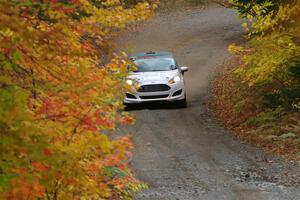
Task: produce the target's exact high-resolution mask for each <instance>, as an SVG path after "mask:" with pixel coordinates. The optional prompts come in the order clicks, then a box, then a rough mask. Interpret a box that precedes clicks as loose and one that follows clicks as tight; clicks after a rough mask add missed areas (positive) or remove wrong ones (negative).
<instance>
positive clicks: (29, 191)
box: [0, 177, 45, 200]
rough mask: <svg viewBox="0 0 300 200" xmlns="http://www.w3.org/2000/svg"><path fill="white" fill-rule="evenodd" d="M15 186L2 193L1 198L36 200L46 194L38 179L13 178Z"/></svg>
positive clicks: (8, 199)
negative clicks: (30, 180)
mask: <svg viewBox="0 0 300 200" xmlns="http://www.w3.org/2000/svg"><path fill="white" fill-rule="evenodd" d="M11 185H12V186H13V187H11V188H9V190H8V191H6V192H4V193H1V194H0V199H7V200H36V199H38V198H42V197H43V196H44V192H45V191H44V188H43V187H42V186H41V185H40V184H39V183H38V182H37V181H36V180H33V181H32V182H29V181H28V180H27V179H26V178H25V177H20V178H19V179H13V180H11Z"/></svg>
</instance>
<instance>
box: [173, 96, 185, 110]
mask: <svg viewBox="0 0 300 200" xmlns="http://www.w3.org/2000/svg"><path fill="white" fill-rule="evenodd" d="M175 103H176V107H177V108H186V107H187V100H186V97H184V99H182V100H178V101H176V102H175Z"/></svg>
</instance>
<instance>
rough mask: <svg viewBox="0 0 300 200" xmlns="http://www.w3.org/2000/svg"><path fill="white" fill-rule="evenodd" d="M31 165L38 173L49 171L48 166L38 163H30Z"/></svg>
mask: <svg viewBox="0 0 300 200" xmlns="http://www.w3.org/2000/svg"><path fill="white" fill-rule="evenodd" d="M31 165H32V166H33V168H34V169H35V170H36V171H38V172H45V171H46V170H48V169H49V166H48V165H45V164H42V163H40V162H31Z"/></svg>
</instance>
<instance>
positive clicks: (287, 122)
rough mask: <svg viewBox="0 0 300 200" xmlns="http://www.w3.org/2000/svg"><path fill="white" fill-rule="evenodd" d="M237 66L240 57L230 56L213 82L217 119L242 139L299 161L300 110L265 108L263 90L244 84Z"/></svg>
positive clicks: (213, 107) (213, 102) (213, 108)
mask: <svg viewBox="0 0 300 200" xmlns="http://www.w3.org/2000/svg"><path fill="white" fill-rule="evenodd" d="M236 66H239V59H238V58H237V57H232V58H230V59H229V60H228V61H227V62H226V63H224V65H222V66H221V67H220V69H218V73H219V75H218V76H217V77H216V78H215V80H214V81H213V84H212V103H211V108H212V110H214V112H215V115H216V116H217V118H218V119H219V120H220V121H221V122H222V123H223V124H224V125H225V126H226V127H227V128H229V129H230V130H232V131H233V133H234V134H235V135H236V136H237V137H238V138H240V139H241V140H243V141H245V142H249V143H251V144H254V145H256V146H258V147H262V148H264V149H266V150H268V151H271V152H273V153H275V154H279V155H282V156H284V157H286V158H287V159H290V160H300V113H299V112H291V111H285V110H284V109H283V108H280V107H279V108H277V109H270V108H267V107H265V106H264V105H263V103H262V102H263V99H262V97H261V95H260V93H261V92H262V91H259V90H257V88H250V87H249V86H248V85H247V84H246V83H243V81H242V80H241V79H240V78H239V77H238V76H237V75H236V73H235V70H236V69H237V68H238V67H236Z"/></svg>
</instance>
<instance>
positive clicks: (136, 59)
mask: <svg viewBox="0 0 300 200" xmlns="http://www.w3.org/2000/svg"><path fill="white" fill-rule="evenodd" d="M129 58H130V60H131V61H132V62H133V63H134V64H135V65H136V68H135V70H134V71H133V72H132V73H130V74H129V76H128V77H127V79H126V83H127V84H128V85H130V86H132V87H131V90H130V91H128V92H126V96H125V100H124V104H125V105H129V104H135V103H142V102H149V101H171V102H174V103H176V104H177V105H178V106H179V107H186V106H187V101H186V91H185V85H184V79H183V75H184V73H185V72H186V71H188V67H179V66H178V64H177V62H176V60H175V59H174V57H173V55H172V54H171V53H169V52H147V53H137V54H133V55H130V56H129Z"/></svg>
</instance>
